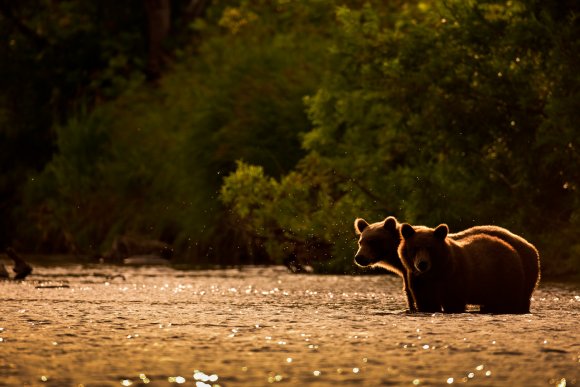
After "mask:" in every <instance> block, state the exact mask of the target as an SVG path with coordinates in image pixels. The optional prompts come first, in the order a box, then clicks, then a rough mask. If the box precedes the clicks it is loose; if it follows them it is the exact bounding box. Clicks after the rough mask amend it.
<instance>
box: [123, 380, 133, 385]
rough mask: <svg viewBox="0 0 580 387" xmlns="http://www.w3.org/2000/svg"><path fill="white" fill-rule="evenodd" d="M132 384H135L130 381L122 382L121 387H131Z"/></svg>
mask: <svg viewBox="0 0 580 387" xmlns="http://www.w3.org/2000/svg"><path fill="white" fill-rule="evenodd" d="M131 384H133V382H132V381H130V380H129V379H125V380H121V386H130V385H131Z"/></svg>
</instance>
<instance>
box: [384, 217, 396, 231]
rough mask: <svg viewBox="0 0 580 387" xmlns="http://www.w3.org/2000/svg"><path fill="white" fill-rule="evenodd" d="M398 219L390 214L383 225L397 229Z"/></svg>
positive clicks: (388, 228) (386, 227)
mask: <svg viewBox="0 0 580 387" xmlns="http://www.w3.org/2000/svg"><path fill="white" fill-rule="evenodd" d="M397 223H398V222H397V219H396V218H395V217H394V216H389V217H388V218H386V219H385V224H384V225H383V227H384V228H385V229H386V230H388V231H397Z"/></svg>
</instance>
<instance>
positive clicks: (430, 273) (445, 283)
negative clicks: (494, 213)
mask: <svg viewBox="0 0 580 387" xmlns="http://www.w3.org/2000/svg"><path fill="white" fill-rule="evenodd" d="M448 234H449V228H448V227H447V225H445V224H442V225H439V226H438V227H436V228H435V229H430V228H425V227H419V228H413V226H411V225H409V224H406V223H405V224H403V225H401V236H402V238H403V239H402V241H401V244H400V245H399V256H400V257H401V261H402V263H403V265H404V266H405V268H406V269H407V282H408V285H409V287H410V289H411V292H412V293H413V297H414V299H415V303H416V305H417V309H419V310H420V311H426V312H439V311H441V309H442V310H443V311H444V312H447V313H461V312H465V308H466V305H467V304H474V305H480V307H481V309H480V310H481V311H482V312H484V313H528V312H529V295H528V294H527V293H528V292H527V286H526V283H525V281H526V279H525V272H524V265H523V263H522V259H521V258H520V256H519V254H518V252H517V251H516V250H515V249H514V248H513V247H512V246H511V245H510V244H508V243H507V242H505V241H503V240H502V239H499V238H497V237H495V236H491V235H487V234H483V233H478V234H473V235H470V236H466V237H463V238H462V239H459V240H454V239H451V238H449V236H448Z"/></svg>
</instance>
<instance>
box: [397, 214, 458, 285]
mask: <svg viewBox="0 0 580 387" xmlns="http://www.w3.org/2000/svg"><path fill="white" fill-rule="evenodd" d="M447 234H449V227H447V225H446V224H440V225H439V226H437V227H436V228H434V229H433V228H428V227H413V226H411V225H410V224H407V223H404V224H402V225H401V237H402V241H401V244H400V246H399V256H400V257H401V261H402V263H403V266H405V269H407V271H408V272H409V273H412V274H413V275H416V276H417V275H422V276H423V275H436V274H437V273H439V272H442V271H443V270H445V266H446V265H447V257H448V247H447V241H446V239H447Z"/></svg>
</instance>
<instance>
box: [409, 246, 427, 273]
mask: <svg viewBox="0 0 580 387" xmlns="http://www.w3.org/2000/svg"><path fill="white" fill-rule="evenodd" d="M413 266H415V270H417V272H418V273H425V272H427V271H429V269H431V258H430V257H429V253H428V252H427V251H425V250H422V251H419V252H418V253H417V255H416V256H415V259H414V265H413Z"/></svg>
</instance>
